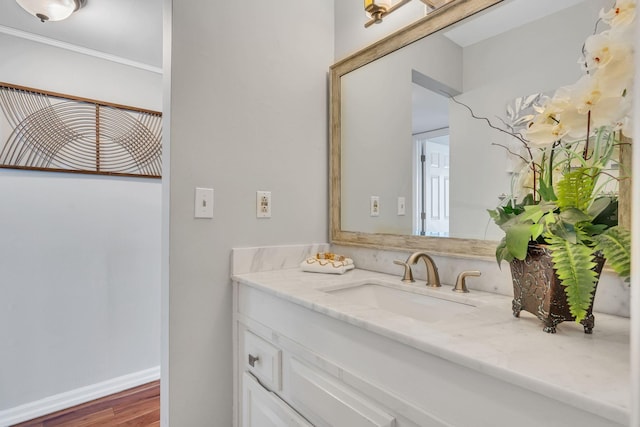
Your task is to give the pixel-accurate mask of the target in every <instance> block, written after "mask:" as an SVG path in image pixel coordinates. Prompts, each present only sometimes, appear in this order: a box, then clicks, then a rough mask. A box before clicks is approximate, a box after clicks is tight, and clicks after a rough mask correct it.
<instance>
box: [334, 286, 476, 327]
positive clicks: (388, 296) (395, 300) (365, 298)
mask: <svg viewBox="0 0 640 427" xmlns="http://www.w3.org/2000/svg"><path fill="white" fill-rule="evenodd" d="M406 286H407V288H408V289H406V290H404V289H399V288H396V287H391V286H385V285H381V284H377V283H365V284H358V285H353V286H349V287H346V288H345V287H343V288H340V289H331V290H325V291H324V292H327V293H329V294H332V295H335V296H338V297H340V298H343V299H345V300H347V301H349V302H351V303H354V304H360V305H366V306H369V307H373V308H378V309H381V310H385V311H390V312H392V313H395V314H400V315H402V316H407V317H411V318H413V319H416V320H421V321H423V322H437V321H439V320H443V319H447V318H451V317H453V316H456V315H459V314H464V313H469V312H471V311H473V310H475V308H476V307H475V306H473V305H470V304H466V303H462V302H458V301H452V300H449V299H444V298H439V297H436V296H430V295H425V294H423V293H418V292H415V291H413V290H412V289H411V288H409V285H406ZM439 291H440V290H438V292H439ZM442 291H443V292H444V291H445V290H442Z"/></svg>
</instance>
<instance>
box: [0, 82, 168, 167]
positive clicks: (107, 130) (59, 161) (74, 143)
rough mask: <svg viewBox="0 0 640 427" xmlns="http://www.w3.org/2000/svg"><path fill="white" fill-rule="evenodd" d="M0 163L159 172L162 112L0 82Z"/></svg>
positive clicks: (5, 165) (1, 164) (4, 165)
mask: <svg viewBox="0 0 640 427" xmlns="http://www.w3.org/2000/svg"><path fill="white" fill-rule="evenodd" d="M0 108H1V109H2V113H3V114H2V116H0V167H1V168H15V169H31V170H44V171H54V172H77V173H91V174H103V175H124V176H142V177H151V178H160V177H161V175H162V113H160V112H157V111H150V110H143V109H140V108H135V107H127V106H124V105H117V104H110V103H106V102H101V101H96V100H91V99H85V98H78V97H72V96H69V95H62V94H58V93H53V92H45V91H41V90H37V89H32V88H27V87H21V86H16V85H11V84H7V83H0Z"/></svg>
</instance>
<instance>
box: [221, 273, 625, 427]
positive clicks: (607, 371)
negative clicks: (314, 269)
mask: <svg viewBox="0 0 640 427" xmlns="http://www.w3.org/2000/svg"><path fill="white" fill-rule="evenodd" d="M233 280H234V281H236V282H239V283H242V284H244V285H248V286H251V287H255V288H258V289H260V290H262V291H264V292H268V293H270V294H272V295H275V296H278V297H280V298H283V299H285V300H288V301H291V302H293V303H296V304H299V305H301V306H304V307H307V308H309V309H311V310H314V311H316V312H319V313H323V314H325V315H327V316H331V317H334V318H336V319H339V320H342V321H345V322H348V323H350V324H353V325H355V326H358V327H361V328H363V329H366V330H368V331H371V332H374V333H377V334H380V335H383V336H386V337H388V338H390V339H393V340H396V341H398V342H402V343H404V344H406V345H409V346H412V347H414V348H417V349H419V350H422V351H425V352H427V353H431V354H434V355H436V356H439V357H442V358H444V359H446V360H449V361H451V362H454V363H458V364H460V365H463V366H466V367H468V368H471V369H475V370H477V371H480V372H482V373H485V374H487V375H491V376H494V377H496V378H499V379H501V380H504V381H507V382H510V383H512V384H515V385H518V386H521V387H523V388H526V389H529V390H532V391H535V392H539V393H540V394H543V395H545V396H548V397H551V398H554V399H556V400H559V401H561V402H564V403H566V404H569V405H572V406H575V407H578V408H580V409H584V410H586V411H589V412H593V413H596V414H598V415H600V416H603V417H605V418H608V419H611V420H614V421H616V422H618V423H621V424H627V423H628V417H629V405H630V402H629V400H630V367H629V366H630V364H629V330H630V322H629V319H627V318H622V317H616V316H611V315H606V314H599V313H594V314H595V317H596V325H595V328H594V331H593V334H591V335H588V334H585V333H584V330H583V328H582V325H579V324H576V323H573V322H564V323H561V324H560V325H559V326H558V328H557V330H558V331H557V333H556V334H548V333H545V332H543V331H542V327H543V324H542V322H541V321H540V320H538V319H537V318H536V317H535V316H534V315H532V314H530V313H527V312H524V311H523V312H522V313H521V315H520V318H515V317H513V315H512V313H511V298H509V297H505V296H502V295H497V294H492V293H487V292H481V291H473V290H472V291H471V292H470V293H468V294H458V293H454V292H451V286H447V285H443V287H442V288H437V289H429V288H426V287H425V286H424V283H423V282H420V281H417V282H416V283H414V284H411V285H406V284H403V283H401V282H400V277H398V276H392V275H388V274H383V273H376V272H372V271H366V270H360V269H355V270H352V271H350V272H348V273H346V274H344V275H331V274H318V273H306V272H303V271H301V270H299V269H295V268H292V269H284V270H276V271H267V272H259V273H247V274H238V275H235V276H233ZM364 283H378V284H384V285H387V286H391V287H398V288H401V289H402V288H403V287H407V286H410V287H412V289H415V290H417V292H419V293H423V294H427V295H432V296H436V297H439V298H444V299H449V300H453V301H457V302H461V303H464V304H470V305H473V306H475V307H476V309H473V310H465V312H463V313H459V314H457V315H456V316H448V317H447V318H446V319H442V320H438V321H428V322H425V321H419V320H416V319H413V318H410V317H407V316H404V315H399V314H394V313H392V312H390V311H385V310H381V309H377V308H373V307H369V306H367V305H363V304H356V303H349V302H347V301H345V300H344V299H343V298H341V297H339V296H337V295H332V294H330V293H327V292H324V291H323V290H331V289H339V288H342V287H348V286H351V285H354V284H364Z"/></svg>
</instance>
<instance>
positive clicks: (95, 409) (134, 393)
mask: <svg viewBox="0 0 640 427" xmlns="http://www.w3.org/2000/svg"><path fill="white" fill-rule="evenodd" d="M51 426H57V427H63V426H67V427H87V426H118V427H134V426H135V427H159V426H160V381H154V382H151V383H148V384H144V385H141V386H139V387H135V388H132V389H129V390H125V391H122V392H120V393H116V394H113V395H111V396H106V397H103V398H100V399H97V400H93V401H91V402H87V403H83V404H82V405H78V406H74V407H73V408H69V409H64V410H62V411H59V412H55V413H53V414H50V415H45V416H43V417H40V418H36V419H35V420H31V421H27V422H24V423H20V424H16V425H15V426H13V427H51Z"/></svg>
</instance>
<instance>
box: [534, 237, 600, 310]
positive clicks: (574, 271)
mask: <svg viewBox="0 0 640 427" xmlns="http://www.w3.org/2000/svg"><path fill="white" fill-rule="evenodd" d="M546 238H547V242H548V243H549V248H550V249H551V259H552V260H553V266H554V268H555V270H556V274H557V275H558V278H559V279H560V281H561V283H562V285H563V286H564V290H565V293H566V294H567V302H568V304H569V310H570V311H571V315H572V316H574V317H575V318H576V322H580V321H581V320H583V319H584V318H585V316H586V314H587V310H588V309H589V305H590V304H591V301H592V299H593V292H594V290H595V287H596V284H597V282H598V279H597V275H596V272H595V271H593V268H594V267H595V266H596V264H595V263H594V262H593V251H592V249H591V248H589V247H588V246H585V245H583V244H580V243H571V242H569V241H567V240H564V239H562V238H560V237H557V236H553V235H549V236H546Z"/></svg>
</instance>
